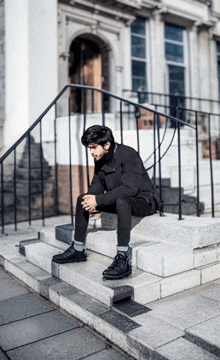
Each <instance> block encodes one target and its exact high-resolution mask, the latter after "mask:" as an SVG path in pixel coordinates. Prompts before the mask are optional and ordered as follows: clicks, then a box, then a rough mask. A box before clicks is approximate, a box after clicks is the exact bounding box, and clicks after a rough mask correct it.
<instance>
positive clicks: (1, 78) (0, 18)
mask: <svg viewBox="0 0 220 360" xmlns="http://www.w3.org/2000/svg"><path fill="white" fill-rule="evenodd" d="M4 120H5V14H4V1H3V0H1V1H0V151H1V149H2V146H3V136H2V135H3V134H2V132H3V124H4Z"/></svg>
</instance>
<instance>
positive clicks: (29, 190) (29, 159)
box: [28, 132, 31, 226]
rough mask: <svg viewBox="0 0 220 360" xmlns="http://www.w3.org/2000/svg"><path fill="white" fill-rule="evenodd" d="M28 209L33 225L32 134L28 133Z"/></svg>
mask: <svg viewBox="0 0 220 360" xmlns="http://www.w3.org/2000/svg"><path fill="white" fill-rule="evenodd" d="M28 209H29V211H28V212H29V226H30V225H31V135H30V132H29V133H28Z"/></svg>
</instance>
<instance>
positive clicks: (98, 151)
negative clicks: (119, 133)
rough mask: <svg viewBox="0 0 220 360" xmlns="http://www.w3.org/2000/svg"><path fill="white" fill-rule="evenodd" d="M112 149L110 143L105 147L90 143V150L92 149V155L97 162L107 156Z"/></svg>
mask: <svg viewBox="0 0 220 360" xmlns="http://www.w3.org/2000/svg"><path fill="white" fill-rule="evenodd" d="M109 147H110V142H109V141H108V142H107V143H106V144H105V145H104V147H102V146H101V145H98V144H93V143H90V144H89V145H88V148H89V149H90V154H91V155H92V157H94V159H95V161H98V160H100V159H101V158H102V157H103V156H104V155H105V154H107V153H108V150H109Z"/></svg>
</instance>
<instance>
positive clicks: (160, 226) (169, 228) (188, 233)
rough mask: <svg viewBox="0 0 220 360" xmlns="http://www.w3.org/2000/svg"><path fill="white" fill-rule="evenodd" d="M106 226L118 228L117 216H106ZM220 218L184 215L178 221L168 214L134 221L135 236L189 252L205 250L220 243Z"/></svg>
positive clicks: (104, 223)
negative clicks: (185, 249)
mask: <svg viewBox="0 0 220 360" xmlns="http://www.w3.org/2000/svg"><path fill="white" fill-rule="evenodd" d="M101 220H102V227H103V228H108V229H116V227H117V216H116V215H115V214H107V213H102V216H101ZM219 232H220V219H219V218H211V217H210V218H208V217H207V218H204V217H202V218H200V217H195V216H187V215H184V216H183V220H181V221H180V220H178V216H177V215H175V214H169V213H165V214H164V216H159V214H154V215H151V216H146V217H144V218H138V217H134V216H133V218H132V231H131V234H132V235H133V234H139V235H144V236H146V235H147V237H148V239H150V240H151V241H158V242H165V243H167V244H173V245H175V246H181V247H186V248H188V249H197V248H203V247H207V246H211V245H215V244H219V243H220V239H219Z"/></svg>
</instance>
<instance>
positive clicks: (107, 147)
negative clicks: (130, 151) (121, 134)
mask: <svg viewBox="0 0 220 360" xmlns="http://www.w3.org/2000/svg"><path fill="white" fill-rule="evenodd" d="M110 146H111V143H110V141H107V143H106V144H105V145H104V149H105V150H109V148H110Z"/></svg>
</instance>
